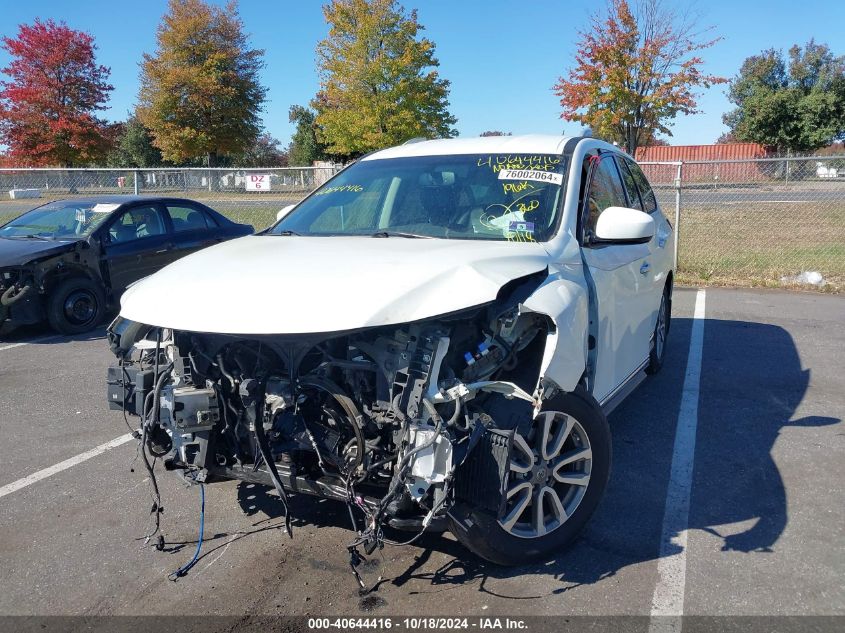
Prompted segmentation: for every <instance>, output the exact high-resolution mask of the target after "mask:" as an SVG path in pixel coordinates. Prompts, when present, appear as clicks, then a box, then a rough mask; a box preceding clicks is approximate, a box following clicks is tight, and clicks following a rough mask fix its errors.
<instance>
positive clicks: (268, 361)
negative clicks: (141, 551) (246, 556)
mask: <svg viewBox="0 0 845 633" xmlns="http://www.w3.org/2000/svg"><path fill="white" fill-rule="evenodd" d="M543 276H544V275H541V276H538V279H537V280H534V282H533V283H532V286H536V284H537V283H539V282H540V280H541V279H542V277H543ZM549 329H550V325H549V321H548V319H547V318H545V317H543V316H542V315H538V314H535V313H531V312H524V313H523V312H520V310H519V307H518V306H517V305H516V304H515V303H513V302H512V303H508V302H496V303H494V304H488V305H485V306H482V307H477V308H472V309H469V310H465V311H462V312H460V313H457V314H452V315H449V316H444V317H437V318H432V319H427V320H425V321H421V322H416V323H411V324H405V325H390V326H383V327H377V328H367V329H362V330H357V331H351V332H341V333H331V334H313V335H312V334H305V335H303V334H299V335H250V336H247V337H244V336H236V335H226V334H208V333H199V332H188V331H178V330H177V331H174V330H170V329H166V328H160V327H154V326H151V325H147V324H142V323H138V322H134V321H130V320H127V319H125V318H122V317H118V318H117V319H116V320H115V321H114V322H113V323H112V325H111V326H110V328H109V331H108V336H109V342H110V345H111V349H112V351H113V352H114V354H115V355H116V356H117V358H118V360H119V362H118V364H117V365H115V366H113V367H111V368H110V369H109V373H108V400H109V404H110V406H111V408H113V409H117V410H122V411H124V412H125V413H127V414H129V415H133V416H137V417H138V419H139V431H138V436H139V438H140V440H141V446H142V449H143V453H144V457H145V463H147V465H148V469H149V474H150V475H151V477H152V479H153V482H155V473H154V471H153V468H152V464H154V463H156V460H155V459H153V458H159V460H158V461H160V462H161V463H163V465H164V467H165V469H167V470H170V471H175V472H176V473H178V474H180V475H181V476H182V477H184V479H185V480H186V481H188V482H190V483H197V484H205V483H211V482H214V481H221V480H229V479H236V480H242V481H247V482H253V483H259V484H264V485H267V486H271V487H273V488H275V490H276V491H277V492H278V495H279V500H280V504H282V506H283V507H284V512H285V514H286V515H287V518H288V524H287V525H288V530H289V531H290V514H289V508H288V498H289V496H290V495H291V494H296V493H304V494H309V495H315V496H319V497H325V498H329V499H334V500H337V501H339V502H342V503H345V504H346V505H347V506H348V508H349V516H350V524H351V527H352V529H353V531H354V532H355V537H354V538H353V540H352V542H351V544H349V546H348V551H349V555H350V559H351V563H352V567H353V570H354V569H355V567H356V566H357V563H358V562H360V561H361V560H362V559H363V556H364V555H368V554H370V553H372V552H373V551H375V550H376V549H377V548H380V547H382V546H383V545H384V544H385V543H396V542H395V541H391V540H390V539H389V538H387V536H385V533H384V531H383V530H384V528H385V527H386V526H391V527H393V528H398V529H403V530H411V531H415V532H416V533H417V535H419V534H421V533H422V532H423V531H426V530H429V531H443V530H445V529H448V527H449V522H450V515H451V513H452V512H453V511H454V510H455V509H456V508H460V507H471V508H472V509H473V510H474V511H478V512H483V513H486V514H487V515H489V517H490V518H491V519H492V520H493V521H496V520H498V519H500V518H501V516H502V514H503V513H504V512H505V506H506V502H507V499H508V497H507V488H506V486H507V484H508V476H509V470H510V468H509V467H510V462H511V452H512V451H513V450H514V438H515V437H517V436H520V435H521V436H523V437H528V435H529V433H530V432H531V430H530V429H531V427H532V424H533V422H534V420H535V418H536V416H537V415H538V412H539V409H540V406H541V402H542V400H543V388H544V387H546V385H544V384H543V381H541V380H540V369H541V365H542V362H543V355H544V350H545V349H546V338H547V336H548V335H549V333H550V332H549ZM158 507H160V503H157V507H156V508H154V511H155V514H156V520H158V516H159V512H158ZM456 533H458V537H459V538H462V536H461V534H463V535H464V536H465V537H467V538H470V536H468V534H470V533H469V532H456ZM414 538H416V537H414ZM412 540H413V539H412ZM468 545H470V546H471V545H472V544H468ZM359 548H360V549H363V552H364V554H361V553H359ZM471 549H474V550H477V549H478V548H477V547H471ZM356 576H357V573H356ZM359 582H361V581H360V578H359ZM362 587H363V583H362Z"/></svg>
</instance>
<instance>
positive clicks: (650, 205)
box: [625, 159, 657, 213]
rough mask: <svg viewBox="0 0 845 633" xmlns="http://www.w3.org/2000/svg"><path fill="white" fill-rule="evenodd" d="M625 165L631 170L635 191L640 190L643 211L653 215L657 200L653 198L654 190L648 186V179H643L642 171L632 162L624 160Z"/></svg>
mask: <svg viewBox="0 0 845 633" xmlns="http://www.w3.org/2000/svg"><path fill="white" fill-rule="evenodd" d="M625 164H626V165H628V169H630V170H631V175H632V176H633V177H634V181H635V182H636V183H637V189H639V190H640V198H642V201H643V211H645V212H646V213H653V212H654V211H655V210H656V209H657V198H656V197H655V196H654V190H652V188H651V185H650V184H648V178H646V177H645V174H644V173H643V170H642V169H640V166H639V165H637V164H636V163H635V162H634V161H631V160H628V159H625Z"/></svg>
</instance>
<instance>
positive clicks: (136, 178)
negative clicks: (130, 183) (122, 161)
mask: <svg viewBox="0 0 845 633" xmlns="http://www.w3.org/2000/svg"><path fill="white" fill-rule="evenodd" d="M140 178H141V172H139V171H138V170H137V169H136V170H135V171H133V172H132V180H134V181H135V182H134V184H135V195H136V196H137V195H138V192H139V191H141V186H140V185H139V184H138V181H139V180H140Z"/></svg>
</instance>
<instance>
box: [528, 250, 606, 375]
mask: <svg viewBox="0 0 845 633" xmlns="http://www.w3.org/2000/svg"><path fill="white" fill-rule="evenodd" d="M520 308H521V310H522V311H530V312H535V313H537V314H542V315H545V316H546V317H548V319H549V321H550V322H551V324H552V325H553V326H554V330H553V331H550V332H549V334H548V336H547V338H546V348H545V350H544V353H543V361H542V364H541V369H540V379H541V381H543V382H552V383H554V385H555V386H556V387H557V388H559V389H561V390H563V391H574V390H575V388H576V387H577V386H578V383H579V382H580V381H581V378H582V377H583V375H584V372H585V370H586V368H587V345H588V337H589V325H590V324H589V290H588V288H587V284H586V282H585V280H584V274H583V269H582V267H581V266H580V265H579V264H562V265H558V266H554V267H551V268H550V270H549V276H548V277H547V278H546V280H545V281H544V282H543V284H541V285H540V287H538V288H537V289H536V290H535V291H534V292H533V293H532V294H531V296H529V297H528V298H527V299H526V300H525V302H524V303H523V304H522V306H520Z"/></svg>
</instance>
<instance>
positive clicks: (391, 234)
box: [370, 231, 433, 240]
mask: <svg viewBox="0 0 845 633" xmlns="http://www.w3.org/2000/svg"><path fill="white" fill-rule="evenodd" d="M370 237H409V238H421V239H426V240H430V239H433V238H432V236H431V235H419V234H418V233H404V232H403V231H377V232H375V233H372V234H370Z"/></svg>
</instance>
